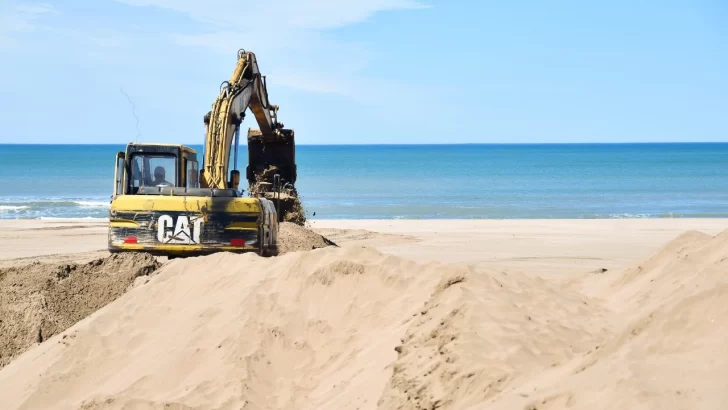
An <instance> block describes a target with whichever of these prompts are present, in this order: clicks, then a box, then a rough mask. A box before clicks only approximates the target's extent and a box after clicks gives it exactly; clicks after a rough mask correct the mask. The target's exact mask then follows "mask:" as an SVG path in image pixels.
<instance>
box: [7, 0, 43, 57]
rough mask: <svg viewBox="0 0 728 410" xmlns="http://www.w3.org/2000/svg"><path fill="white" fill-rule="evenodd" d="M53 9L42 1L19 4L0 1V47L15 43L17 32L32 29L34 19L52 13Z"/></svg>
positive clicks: (35, 24) (34, 26)
mask: <svg viewBox="0 0 728 410" xmlns="http://www.w3.org/2000/svg"><path fill="white" fill-rule="evenodd" d="M54 12H55V9H54V8H53V7H52V6H50V5H48V4H44V3H35V4H19V3H16V2H8V1H3V2H1V3H0V48H8V47H13V46H15V45H16V37H15V36H16V35H17V34H18V33H29V32H31V31H34V30H35V29H36V28H37V27H38V25H37V23H36V20H38V19H39V18H41V17H42V16H43V15H46V14H50V13H54Z"/></svg>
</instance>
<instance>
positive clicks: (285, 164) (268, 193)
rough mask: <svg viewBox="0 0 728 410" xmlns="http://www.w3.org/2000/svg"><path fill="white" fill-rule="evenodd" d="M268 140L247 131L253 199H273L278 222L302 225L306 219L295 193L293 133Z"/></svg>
mask: <svg viewBox="0 0 728 410" xmlns="http://www.w3.org/2000/svg"><path fill="white" fill-rule="evenodd" d="M279 131H280V133H277V135H274V136H271V137H267V138H266V137H265V136H264V135H263V134H262V133H261V132H260V131H259V130H256V129H249V130H248V167H247V169H246V177H247V179H248V184H249V187H250V188H249V192H250V194H251V195H252V196H258V197H264V198H267V199H270V200H271V201H272V202H273V203H274V204H275V206H276V211H277V214H278V220H279V222H283V221H287V222H294V223H298V224H303V223H304V222H305V220H306V218H305V216H304V214H303V209H302V206H301V203H300V199H299V198H298V193H297V192H296V187H295V184H296V177H297V169H296V144H295V140H294V133H293V130H290V129H280V130H279Z"/></svg>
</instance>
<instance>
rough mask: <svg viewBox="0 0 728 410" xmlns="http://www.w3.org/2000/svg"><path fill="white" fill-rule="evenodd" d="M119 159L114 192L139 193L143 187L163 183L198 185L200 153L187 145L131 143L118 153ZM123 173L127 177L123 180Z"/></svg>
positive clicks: (148, 188) (155, 187)
mask: <svg viewBox="0 0 728 410" xmlns="http://www.w3.org/2000/svg"><path fill="white" fill-rule="evenodd" d="M116 161H117V180H116V187H115V192H114V195H121V194H129V195H136V194H139V190H140V189H141V190H142V191H143V192H150V191H159V189H160V188H163V187H185V188H199V183H198V181H199V178H198V177H197V175H198V172H199V167H198V161H197V153H196V152H195V150H194V149H192V148H190V147H187V146H184V145H171V144H153V143H152V144H150V143H145V144H138V143H131V144H129V145H128V146H127V148H126V152H119V153H118V154H117V156H116ZM122 166H123V167H124V168H122ZM124 171H126V172H124ZM120 176H126V178H125V179H124V180H121V179H119V177H120Z"/></svg>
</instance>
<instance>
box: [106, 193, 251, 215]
mask: <svg viewBox="0 0 728 410" xmlns="http://www.w3.org/2000/svg"><path fill="white" fill-rule="evenodd" d="M110 210H111V211H112V212H113V211H120V212H129V211H136V212H139V213H149V212H155V211H160V210H164V211H179V212H199V213H202V214H208V213H215V212H224V213H255V214H258V213H260V202H259V201H258V200H257V199H256V198H224V197H214V198H211V197H199V196H167V195H119V196H117V197H116V198H115V199H114V200H113V201H112V202H111V207H110Z"/></svg>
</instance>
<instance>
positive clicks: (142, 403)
mask: <svg viewBox="0 0 728 410" xmlns="http://www.w3.org/2000/svg"><path fill="white" fill-rule="evenodd" d="M726 272H728V231H727V232H724V233H723V234H721V235H719V236H717V237H709V236H707V235H692V236H691V235H688V236H684V237H681V238H678V239H677V240H676V242H673V243H671V244H668V245H667V246H666V247H665V248H664V249H663V250H661V251H660V252H658V253H657V254H656V255H654V256H653V257H652V258H650V259H649V260H648V261H645V262H643V263H640V264H637V265H635V267H633V268H630V269H627V270H626V271H625V272H621V273H620V272H612V271H608V272H602V273H601V274H599V275H595V274H589V276H588V277H587V279H585V281H587V282H589V283H581V284H579V286H576V285H574V286H573V287H570V288H565V287H564V286H563V285H562V284H559V283H557V282H555V281H549V280H546V279H542V278H539V277H537V276H536V275H522V274H517V273H513V272H508V273H504V272H492V271H484V270H478V269H475V268H472V267H468V266H461V265H452V264H442V263H424V264H421V263H415V262H413V261H410V260H406V259H402V258H399V257H395V256H391V255H385V254H382V253H379V252H377V251H375V250H373V249H368V248H353V247H346V248H337V247H325V248H324V249H316V250H314V251H311V252H297V253H288V254H285V255H282V256H280V257H277V258H260V257H258V256H257V255H253V254H249V255H233V254H216V255H212V256H208V257H202V258H194V259H189V260H174V261H172V262H171V263H169V264H167V265H165V266H164V267H163V268H161V269H160V270H159V271H158V274H157V275H155V276H154V277H152V278H151V279H150V281H149V283H147V284H146V285H145V286H142V287H137V288H134V289H132V290H130V291H129V292H127V293H126V294H124V295H123V296H121V297H120V298H118V299H117V300H116V301H114V302H112V303H110V304H109V305H107V306H106V307H104V308H102V309H100V310H99V311H98V312H96V314H94V315H93V316H91V317H89V318H88V319H87V320H84V321H82V322H80V323H78V324H77V325H76V326H74V327H72V328H71V329H69V330H67V331H66V332H64V334H63V335H57V336H56V337H55V338H53V339H51V340H49V341H48V342H47V343H44V344H42V345H40V346H38V347H36V348H34V349H32V350H30V351H28V352H26V353H25V354H24V355H22V356H20V357H18V358H17V359H16V360H15V361H13V362H12V363H10V364H9V365H7V366H6V367H5V368H4V369H2V370H0V385H1V386H3V389H2V390H0V402H1V403H3V406H4V408H7V409H17V408H21V407H22V408H49V407H53V408H58V409H77V408H87V409H92V408H105V409H124V408H215V409H240V408H245V409H291V408H295V409H319V408H331V409H377V408H380V409H476V408H477V409H557V408H565V407H570V408H589V409H615V408H630V409H648V408H722V407H723V405H724V404H725V403H728V349H726V348H725V341H726V340H728V275H726Z"/></svg>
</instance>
